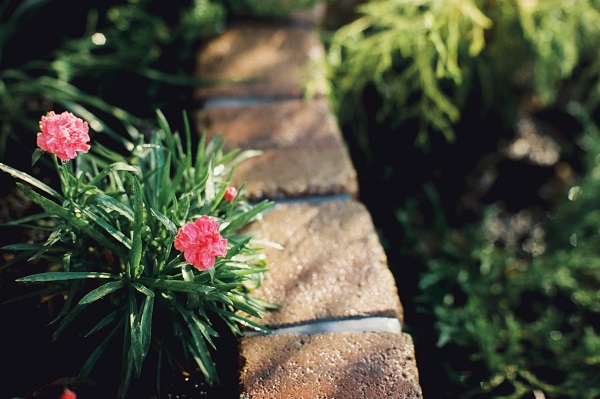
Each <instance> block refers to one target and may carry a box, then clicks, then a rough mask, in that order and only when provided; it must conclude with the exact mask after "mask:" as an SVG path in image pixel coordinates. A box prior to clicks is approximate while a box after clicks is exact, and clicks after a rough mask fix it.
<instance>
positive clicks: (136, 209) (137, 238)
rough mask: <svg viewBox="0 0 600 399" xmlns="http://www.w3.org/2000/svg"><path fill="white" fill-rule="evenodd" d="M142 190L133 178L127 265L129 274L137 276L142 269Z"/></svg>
mask: <svg viewBox="0 0 600 399" xmlns="http://www.w3.org/2000/svg"><path fill="white" fill-rule="evenodd" d="M143 195H144V194H143V192H142V188H141V187H140V182H139V181H138V179H136V178H134V179H133V213H134V220H133V225H132V227H131V228H132V231H133V244H132V247H131V254H130V255H131V257H130V258H129V264H128V265H129V267H130V268H131V269H130V271H129V273H128V274H129V275H130V276H132V277H134V278H138V277H139V276H140V275H141V274H142V271H143V267H140V261H141V259H142V251H143V247H142V234H141V231H142V226H143V220H144V202H143Z"/></svg>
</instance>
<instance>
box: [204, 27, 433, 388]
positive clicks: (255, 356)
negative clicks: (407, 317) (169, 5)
mask: <svg viewBox="0 0 600 399" xmlns="http://www.w3.org/2000/svg"><path fill="white" fill-rule="evenodd" d="M323 56H324V48H323V45H322V43H321V42H320V41H319V38H318V35H317V33H316V31H315V29H314V27H313V26H312V25H306V24H289V25H282V24H278V25H269V24H266V23H256V24H252V23H244V24H239V25H236V24H232V25H231V26H230V27H228V29H227V30H226V31H225V32H224V33H223V34H222V35H219V36H217V37H215V38H214V39H213V40H210V41H209V42H207V43H206V44H205V45H204V46H203V47H202V48H201V49H199V51H198V56H197V64H196V66H197V68H196V72H195V73H196V75H198V76H200V77H202V78H203V79H215V80H221V82H222V83H219V84H215V85H211V86H210V87H206V88H200V89H198V90H197V92H196V94H195V96H196V99H197V100H198V101H199V103H200V104H202V106H201V107H200V109H199V110H198V112H197V113H196V114H195V115H194V117H195V123H196V126H197V128H198V131H201V132H206V133H207V135H208V136H209V137H210V136H214V135H216V134H222V136H223V138H224V140H225V149H226V150H227V149H234V148H240V149H253V150H260V151H262V155H260V156H258V157H255V158H251V159H249V160H247V161H245V162H243V163H242V164H240V165H239V166H238V167H237V168H236V172H235V174H234V176H233V182H234V184H238V185H241V184H245V192H246V195H247V196H248V197H249V198H250V199H251V200H259V199H263V198H270V199H273V200H275V202H276V204H275V206H274V207H273V209H272V210H270V211H269V212H268V213H266V214H265V215H264V216H263V218H262V220H260V221H258V222H256V223H254V224H253V225H252V226H250V228H249V232H252V233H256V234H262V235H264V238H265V239H266V240H267V241H270V242H275V243H277V244H280V245H281V246H282V247H283V249H276V248H271V247H268V248H266V249H265V255H266V256H267V258H268V260H269V267H270V270H269V272H268V275H267V278H266V280H265V281H264V283H263V285H262V286H261V287H260V288H259V289H257V290H256V291H255V293H254V294H255V295H256V296H257V297H259V298H263V299H266V300H269V301H271V302H274V303H279V304H281V305H283V307H282V308H281V309H280V310H276V311H272V312H268V313H267V314H265V315H264V318H263V319H261V320H257V321H260V322H261V323H263V324H265V325H266V326H268V327H269V328H271V329H273V330H274V333H273V334H269V335H260V334H259V335H257V334H250V333H249V334H247V335H245V336H243V337H241V338H240V339H239V361H240V371H239V392H240V398H243V399H258V398H269V399H277V398H369V399H371V398H372V399H375V398H377V399H379V398H421V397H422V392H421V387H420V385H419V376H418V369H417V365H416V359H415V353H414V346H413V341H412V338H411V337H410V335H408V334H406V333H404V332H402V330H401V325H402V322H403V309H402V305H401V303H400V300H399V295H398V292H397V288H396V285H395V282H394V278H393V276H392V274H391V272H390V270H389V267H388V264H387V259H386V256H385V253H384V251H383V248H382V246H381V244H380V242H379V241H378V236H377V234H376V232H375V228H374V226H373V221H372V219H371V217H370V214H369V212H368V210H367V209H366V208H365V206H364V205H363V204H362V203H361V202H360V201H359V200H358V183H357V177H356V171H355V170H354V167H353V165H352V162H351V159H350V157H349V153H348V151H347V148H346V146H345V143H344V141H343V137H342V135H341V132H340V130H339V127H338V125H337V122H336V119H335V117H334V115H333V114H332V112H331V110H330V109H329V105H328V103H327V100H326V99H325V98H324V97H323V96H322V95H321V94H322V93H319V90H316V91H315V93H316V96H315V97H313V98H312V99H310V100H309V99H306V98H305V96H304V95H305V94H306V92H305V77H306V76H307V71H309V70H310V71H311V73H312V74H313V77H314V73H315V69H314V65H315V63H314V61H317V60H318V58H319V57H323ZM316 78H317V81H318V79H319V78H318V76H317V77H316ZM235 79H238V81H237V82H236V83H231V82H228V80H235ZM239 79H242V82H241V83H240V81H239ZM244 79H245V81H243V80H244ZM396 325H397V327H396Z"/></svg>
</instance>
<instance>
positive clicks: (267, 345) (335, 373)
mask: <svg viewBox="0 0 600 399" xmlns="http://www.w3.org/2000/svg"><path fill="white" fill-rule="evenodd" d="M239 352H240V362H241V364H240V379H239V383H240V399H278V398H286V399H296V398H297V399H308V398H311V399H327V398H331V399H333V398H335V399H367V398H368V399H384V398H422V392H421V388H420V385H419V375H418V370H417V367H416V361H415V354H414V347H413V342H412V339H411V337H410V336H409V335H407V334H403V333H400V334H398V333H330V334H315V335H293V334H280V335H270V336H257V337H244V338H242V339H241V340H240V351H239Z"/></svg>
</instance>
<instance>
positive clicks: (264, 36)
mask: <svg viewBox="0 0 600 399" xmlns="http://www.w3.org/2000/svg"><path fill="white" fill-rule="evenodd" d="M324 57H325V49H324V46H323V43H322V42H321V40H320V38H319V36H318V35H317V33H316V32H315V31H314V30H313V29H312V28H307V27H302V26H298V25H289V26H281V25H272V26H271V25H253V24H237V25H233V24H232V25H231V26H230V27H229V28H228V29H227V30H226V31H225V32H223V33H222V34H220V35H218V36H216V37H215V38H213V39H211V40H208V41H207V42H206V43H205V44H204V45H203V46H202V47H201V48H200V49H199V50H198V52H197V56H196V67H195V71H194V75H195V76H196V77H198V78H200V79H203V80H205V81H207V82H210V84H206V85H203V86H201V87H198V88H197V89H196V90H195V92H194V97H195V99H196V100H198V101H204V100H206V99H207V98H211V97H232V96H233V97H239V96H243V97H291V96H293V97H301V96H304V95H305V94H306V90H307V87H309V88H310V91H311V92H312V93H314V94H319V93H323V92H324V90H325V89H324V88H325V86H324V79H323V68H322V65H321V64H320V63H321V62H322V61H323V59H324Z"/></svg>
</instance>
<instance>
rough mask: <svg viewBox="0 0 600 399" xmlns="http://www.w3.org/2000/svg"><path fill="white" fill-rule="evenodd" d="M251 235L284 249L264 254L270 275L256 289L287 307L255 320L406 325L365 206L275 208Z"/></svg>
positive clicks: (339, 204)
mask: <svg viewBox="0 0 600 399" xmlns="http://www.w3.org/2000/svg"><path fill="white" fill-rule="evenodd" d="M249 231H253V232H255V233H259V234H261V236H262V238H264V239H266V240H267V241H271V242H274V243H277V244H279V245H281V246H282V247H283V249H282V250H278V249H274V248H266V249H265V255H266V257H267V260H268V263H269V268H270V270H269V272H268V274H267V277H266V279H265V281H264V282H263V285H262V286H261V287H260V288H258V289H257V290H255V291H254V292H253V295H255V296H256V297H258V298H262V299H266V300H267V301H270V302H273V303H276V304H279V305H282V308H281V309H278V310H274V311H269V312H267V313H265V315H264V317H263V319H259V320H255V321H258V322H259V323H262V324H263V325H266V326H269V327H281V326H287V325H293V324H299V323H304V322H310V321H315V320H322V319H341V318H347V317H358V316H390V317H397V318H398V319H399V320H400V321H402V317H403V311H402V305H401V304H400V299H399V296H398V291H397V288H396V285H395V281H394V278H393V275H392V273H391V271H390V270H389V268H388V265H387V259H386V255H385V253H384V251H383V248H382V246H381V244H380V242H379V239H378V236H377V234H376V232H375V229H374V226H373V222H372V220H371V216H370V214H369V213H368V211H367V209H366V208H365V206H364V205H363V204H361V203H360V202H357V201H354V200H331V201H323V202H319V203H307V202H301V203H286V204H276V205H275V206H274V207H273V208H272V209H271V210H270V212H268V213H267V214H266V215H264V218H263V219H262V220H261V221H258V222H256V223H254V224H252V225H251V228H250V229H249Z"/></svg>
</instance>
